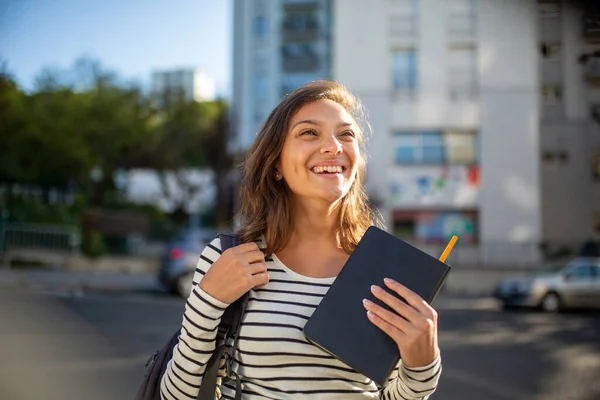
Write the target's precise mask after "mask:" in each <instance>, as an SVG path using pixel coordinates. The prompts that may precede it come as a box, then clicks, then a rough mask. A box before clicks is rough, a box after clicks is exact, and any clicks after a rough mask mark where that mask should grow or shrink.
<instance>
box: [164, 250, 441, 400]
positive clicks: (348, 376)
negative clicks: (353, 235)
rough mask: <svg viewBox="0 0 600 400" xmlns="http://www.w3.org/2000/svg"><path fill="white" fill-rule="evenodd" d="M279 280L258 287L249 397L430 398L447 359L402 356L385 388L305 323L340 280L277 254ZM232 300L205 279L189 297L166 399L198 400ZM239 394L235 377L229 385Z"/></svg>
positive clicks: (250, 323)
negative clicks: (209, 289)
mask: <svg viewBox="0 0 600 400" xmlns="http://www.w3.org/2000/svg"><path fill="white" fill-rule="evenodd" d="M220 248H221V247H220V241H219V239H215V240H214V241H213V242H212V243H211V244H210V245H208V246H207V247H206V248H205V249H204V251H203V252H202V255H201V257H200V259H199V261H198V266H197V268H196V273H195V275H194V282H195V283H198V282H199V281H200V280H201V279H202V277H203V276H204V274H205V273H206V271H207V270H208V269H209V268H210V266H211V265H212V263H213V262H214V261H215V260H216V259H217V258H218V257H219V256H220V254H221V250H220ZM267 267H268V270H269V275H270V276H271V279H270V281H269V283H268V284H267V285H265V286H264V287H262V288H259V289H255V290H252V291H251V292H250V299H249V302H248V308H247V310H246V314H245V315H244V318H243V322H242V326H241V330H240V339H239V351H238V352H237V353H236V363H235V365H234V369H235V370H236V371H237V373H238V374H239V375H240V377H241V381H242V388H243V398H244V399H300V398H307V397H309V396H310V398H317V399H349V398H352V399H386V400H392V399H393V400H401V399H410V400H414V399H427V398H428V397H429V395H430V394H431V393H433V391H434V390H435V389H436V387H437V384H438V380H439V377H440V374H441V361H440V358H439V357H438V359H436V360H435V361H434V362H433V363H432V364H430V365H427V366H424V367H421V368H412V369H409V368H404V367H403V366H402V365H401V363H400V365H399V366H398V368H397V369H396V371H394V373H393V374H392V376H391V377H390V379H389V380H388V382H387V384H386V386H385V387H384V388H382V389H381V390H379V389H378V388H377V386H376V385H375V384H374V383H373V382H372V381H371V380H370V379H369V378H367V377H365V376H364V375H361V374H360V373H358V372H355V371H354V370H352V369H351V368H350V367H348V366H347V365H346V364H344V363H342V362H341V361H339V360H337V359H336V358H334V357H332V356H331V355H329V354H328V353H326V352H325V351H323V350H321V349H320V348H318V347H317V346H314V345H313V344H311V343H310V342H308V341H307V340H306V339H305V338H304V335H303V334H302V328H303V327H304V325H305V324H306V321H307V320H308V318H309V317H310V316H311V315H312V313H313V312H314V310H315V308H316V307H317V305H318V304H319V303H320V302H321V300H322V298H323V296H324V295H325V294H326V293H327V291H328V290H329V287H330V285H331V284H332V283H333V281H334V279H333V278H324V279H320V278H309V277H306V276H302V275H299V274H297V273H295V272H293V271H292V270H290V269H289V268H287V267H286V266H285V265H283V263H281V261H280V260H279V259H278V258H277V257H276V256H273V258H272V259H268V260H267ZM226 307H227V304H224V303H222V302H220V301H218V300H217V299H215V298H213V297H211V296H209V295H208V294H207V293H205V292H204V291H202V290H201V289H200V288H199V287H198V286H197V285H195V286H194V289H193V291H192V294H191V295H190V297H189V298H188V300H187V303H186V307H185V312H184V316H183V322H182V329H181V335H180V339H179V344H178V345H177V346H176V347H175V349H174V351H173V359H172V360H171V362H170V363H169V365H168V368H167V371H166V373H165V375H164V377H163V379H162V383H161V394H162V398H163V399H168V400H173V399H177V400H181V399H192V400H193V399H195V398H196V396H197V394H198V388H199V386H200V383H201V382H202V376H203V374H204V369H205V364H206V363H207V362H208V360H209V358H210V355H211V353H212V351H213V350H214V349H215V338H216V332H217V330H216V327H217V326H218V324H219V322H220V318H221V316H222V315H223V311H224V309H225V308H226ZM221 393H222V397H223V398H224V399H233V398H234V396H235V384H233V383H225V384H223V385H222V386H221Z"/></svg>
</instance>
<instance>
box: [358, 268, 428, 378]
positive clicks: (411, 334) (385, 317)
mask: <svg viewBox="0 0 600 400" xmlns="http://www.w3.org/2000/svg"><path fill="white" fill-rule="evenodd" d="M385 286H387V287H388V288H389V289H391V290H392V291H393V292H395V293H397V294H398V295H400V296H402V298H404V299H405V300H406V303H405V302H403V301H402V300H400V299H399V298H398V297H396V296H394V295H392V294H390V293H388V292H387V291H386V290H384V289H382V288H381V287H379V286H376V285H373V286H372V287H371V292H372V293H373V295H375V297H377V298H378V299H379V300H381V301H382V302H383V303H385V304H387V305H388V306H389V307H390V308H391V309H392V310H394V311H395V313H393V312H390V311H388V310H386V309H384V308H383V307H380V306H378V305H377V304H375V303H373V302H372V301H369V300H367V299H365V300H364V301H363V303H364V306H365V308H366V309H367V316H368V318H369V320H370V321H371V322H372V323H373V324H374V325H375V326H377V327H378V328H379V329H381V330H382V331H384V332H385V333H387V334H388V335H389V336H390V337H391V338H392V339H393V340H394V342H396V344H397V345H398V350H399V351H400V354H401V357H402V364H403V365H405V366H406V367H413V368H414V367H422V366H425V365H428V364H430V363H432V362H433V361H434V360H435V359H436V357H437V356H438V354H439V348H438V338H437V336H438V335H437V321H438V315H437V312H436V311H435V310H434V309H433V308H431V306H430V305H429V304H427V302H426V301H425V300H423V299H422V298H421V297H420V296H419V295H417V294H416V293H415V292H413V291H411V290H409V289H408V288H406V287H405V286H403V285H401V284H400V283H398V282H395V281H393V280H391V279H385ZM407 303H408V304H407Z"/></svg>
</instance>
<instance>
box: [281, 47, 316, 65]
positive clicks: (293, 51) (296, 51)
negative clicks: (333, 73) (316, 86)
mask: <svg viewBox="0 0 600 400" xmlns="http://www.w3.org/2000/svg"><path fill="white" fill-rule="evenodd" d="M281 59H282V63H283V65H282V67H283V71H284V72H314V71H316V70H318V69H319V65H320V63H319V57H318V55H317V53H316V52H315V50H314V48H313V46H312V45H310V44H306V43H304V44H303V43H288V44H284V45H283V47H282V48H281Z"/></svg>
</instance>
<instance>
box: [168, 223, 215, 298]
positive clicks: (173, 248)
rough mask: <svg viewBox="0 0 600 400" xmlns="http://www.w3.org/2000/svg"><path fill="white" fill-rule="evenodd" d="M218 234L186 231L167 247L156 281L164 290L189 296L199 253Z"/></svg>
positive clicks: (203, 231)
mask: <svg viewBox="0 0 600 400" xmlns="http://www.w3.org/2000/svg"><path fill="white" fill-rule="evenodd" d="M218 233H219V232H217V231H216V230H211V229H198V230H186V231H184V232H182V233H181V234H180V235H178V236H177V237H176V238H175V239H173V240H172V241H171V242H170V243H169V244H168V245H167V247H166V251H165V253H164V255H163V256H162V258H161V262H160V268H159V272H158V280H159V282H160V283H161V284H162V286H163V287H164V288H165V289H166V290H168V291H169V292H171V293H174V294H179V295H180V296H182V297H184V298H187V297H188V296H189V294H190V293H191V291H192V278H193V276H194V271H195V270H196V264H197V263H198V259H199V258H200V253H202V250H203V249H204V247H206V245H207V244H208V243H210V242H211V241H212V240H213V239H214V238H215V237H216V236H217V234H218Z"/></svg>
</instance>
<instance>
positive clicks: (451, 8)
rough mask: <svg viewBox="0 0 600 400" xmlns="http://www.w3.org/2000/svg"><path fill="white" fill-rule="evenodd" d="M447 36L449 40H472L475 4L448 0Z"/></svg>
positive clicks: (464, 0)
mask: <svg viewBox="0 0 600 400" xmlns="http://www.w3.org/2000/svg"><path fill="white" fill-rule="evenodd" d="M447 10H448V34H449V35H450V37H451V38H459V39H460V38H464V39H466V38H472V37H473V36H474V35H475V2H474V1H473V0H448V8H447Z"/></svg>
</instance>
